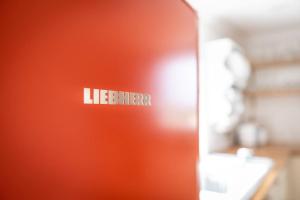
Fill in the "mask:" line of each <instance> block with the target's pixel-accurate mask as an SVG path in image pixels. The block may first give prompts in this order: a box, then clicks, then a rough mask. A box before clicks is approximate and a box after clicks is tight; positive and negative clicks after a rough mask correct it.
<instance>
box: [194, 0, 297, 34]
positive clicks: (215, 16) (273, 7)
mask: <svg viewBox="0 0 300 200" xmlns="http://www.w3.org/2000/svg"><path fill="white" fill-rule="evenodd" d="M188 1H189V2H190V3H191V4H193V5H194V7H196V10H198V11H199V16H200V20H201V18H202V19H205V20H213V21H214V23H215V22H216V20H217V21H218V23H225V24H228V25H230V26H231V27H234V28H236V29H237V30H238V31H240V32H241V33H244V34H252V33H261V32H268V31H277V30H282V29H294V28H300V0H188Z"/></svg>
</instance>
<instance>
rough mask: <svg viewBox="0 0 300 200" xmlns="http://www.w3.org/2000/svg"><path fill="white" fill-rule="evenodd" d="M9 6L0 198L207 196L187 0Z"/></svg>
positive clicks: (193, 30) (10, 0)
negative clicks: (200, 174) (200, 171)
mask: <svg viewBox="0 0 300 200" xmlns="http://www.w3.org/2000/svg"><path fill="white" fill-rule="evenodd" d="M0 5H1V6H0V9H1V12H0V13H1V19H0V20H1V33H0V38H1V39H0V40H1V67H0V70H1V72H0V76H1V79H0V81H1V84H0V86H1V98H0V106H1V107H0V108H1V115H0V119H1V121H0V126H1V167H0V169H1V179H0V182H1V185H0V186H1V191H0V199H2V200H27V199H28V200H36V199H37V200H94V199H99V200H127V199H128V200H196V199H198V191H199V188H198V184H197V172H196V164H197V160H198V114H197V113H198V86H197V82H198V76H197V71H198V69H197V17H196V14H195V12H194V11H193V10H192V9H191V8H190V7H189V5H188V4H187V3H185V2H184V1H181V0H163V1H162V0H126V1H125V0H109V1H92V0H76V1H66V0H62V1H53V0H44V1H17V0H7V1H6V0H4V1H1V3H0Z"/></svg>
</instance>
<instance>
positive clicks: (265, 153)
mask: <svg viewBox="0 0 300 200" xmlns="http://www.w3.org/2000/svg"><path fill="white" fill-rule="evenodd" d="M239 148H240V147H238V146H235V147H232V148H230V149H229V150H228V151H227V153H236V151H237V150H238V149H239ZM253 150H254V154H255V156H262V157H269V158H271V159H273V161H274V165H273V167H272V169H271V170H270V171H269V172H268V174H267V175H266V177H265V178H264V180H263V182H262V183H261V185H260V187H259V188H258V190H257V191H256V193H255V194H254V195H253V197H252V200H262V199H264V198H265V197H266V196H267V194H268V192H269V190H270V189H271V187H272V185H273V184H274V182H275V180H276V178H277V177H278V175H279V173H280V171H281V170H282V169H284V168H285V167H286V165H287V162H288V159H289V156H290V155H291V153H292V151H293V150H292V149H291V148H288V147H284V146H272V145H270V146H264V147H257V148H253Z"/></svg>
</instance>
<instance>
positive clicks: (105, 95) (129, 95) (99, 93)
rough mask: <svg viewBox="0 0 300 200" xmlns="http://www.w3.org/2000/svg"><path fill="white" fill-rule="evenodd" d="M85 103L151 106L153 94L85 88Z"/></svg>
mask: <svg viewBox="0 0 300 200" xmlns="http://www.w3.org/2000/svg"><path fill="white" fill-rule="evenodd" d="M83 103H84V104H110V105H117V104H120V105H136V106H151V95H150V94H143V93H136V92H124V91H114V90H104V89H91V88H83Z"/></svg>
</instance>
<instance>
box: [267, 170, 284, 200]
mask: <svg viewBox="0 0 300 200" xmlns="http://www.w3.org/2000/svg"><path fill="white" fill-rule="evenodd" d="M288 199H289V198H288V193H287V168H284V169H283V170H282V171H281V172H280V173H279V175H278V177H277V179H276V180H275V183H274V185H273V186H272V188H271V190H270V191H269V193H268V195H267V200H288Z"/></svg>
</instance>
